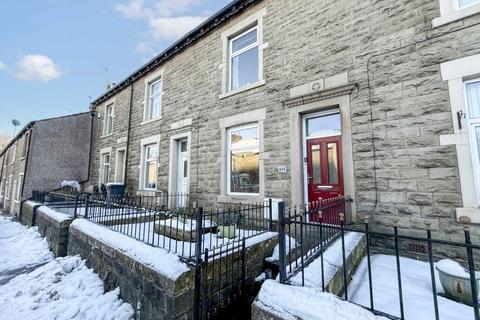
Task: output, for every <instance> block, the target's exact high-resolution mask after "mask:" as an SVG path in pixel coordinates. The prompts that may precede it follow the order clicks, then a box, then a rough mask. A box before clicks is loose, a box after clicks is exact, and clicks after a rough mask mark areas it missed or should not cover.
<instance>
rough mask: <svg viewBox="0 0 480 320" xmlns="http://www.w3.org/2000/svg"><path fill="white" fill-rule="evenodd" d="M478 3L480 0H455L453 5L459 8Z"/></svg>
mask: <svg viewBox="0 0 480 320" xmlns="http://www.w3.org/2000/svg"><path fill="white" fill-rule="evenodd" d="M477 3H480V0H453V5H454V7H455V9H457V10H459V9H463V8H466V7H469V6H471V5H474V4H477Z"/></svg>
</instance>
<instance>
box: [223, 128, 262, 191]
mask: <svg viewBox="0 0 480 320" xmlns="http://www.w3.org/2000/svg"><path fill="white" fill-rule="evenodd" d="M251 128H256V129H257V141H258V144H257V146H249V147H243V148H238V147H237V148H233V147H232V134H231V133H232V131H238V130H245V129H251ZM226 150H227V172H226V177H227V194H228V195H232V196H259V195H260V193H259V192H257V193H253V192H252V193H250V192H232V191H231V190H232V188H231V187H232V186H231V184H232V153H233V152H235V151H237V152H238V151H257V152H258V153H259V154H260V126H259V124H258V122H253V123H248V124H243V125H237V126H234V127H230V128H228V129H227V149H226ZM258 170H259V179H260V159H259V163H258ZM259 182H260V181H259Z"/></svg>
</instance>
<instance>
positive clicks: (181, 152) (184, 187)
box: [176, 140, 189, 207]
mask: <svg viewBox="0 0 480 320" xmlns="http://www.w3.org/2000/svg"><path fill="white" fill-rule="evenodd" d="M188 152H189V145H188V140H180V141H179V142H178V157H177V195H176V197H177V201H176V202H177V206H179V207H185V206H186V204H187V194H188V160H189V159H188V158H189V156H188Z"/></svg>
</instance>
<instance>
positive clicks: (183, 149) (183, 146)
mask: <svg viewBox="0 0 480 320" xmlns="http://www.w3.org/2000/svg"><path fill="white" fill-rule="evenodd" d="M187 151H188V142H187V141H182V142H181V143H180V152H187Z"/></svg>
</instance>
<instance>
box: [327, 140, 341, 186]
mask: <svg viewBox="0 0 480 320" xmlns="http://www.w3.org/2000/svg"><path fill="white" fill-rule="evenodd" d="M327 153H328V182H329V183H331V184H337V183H338V150H337V144H336V143H329V144H328V145H327Z"/></svg>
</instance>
